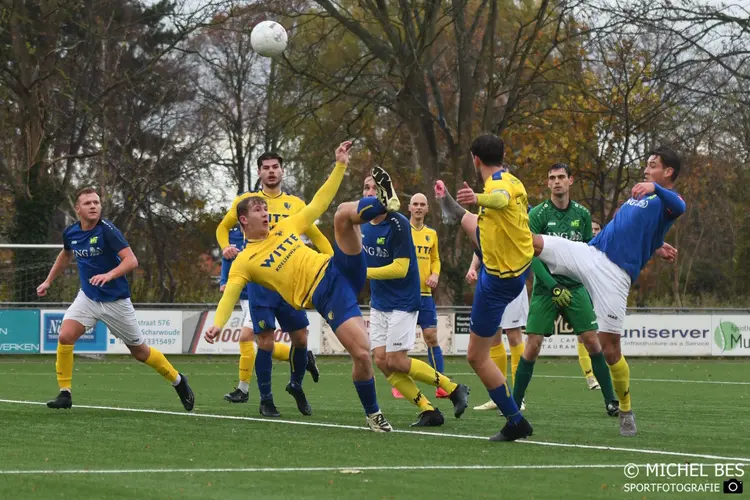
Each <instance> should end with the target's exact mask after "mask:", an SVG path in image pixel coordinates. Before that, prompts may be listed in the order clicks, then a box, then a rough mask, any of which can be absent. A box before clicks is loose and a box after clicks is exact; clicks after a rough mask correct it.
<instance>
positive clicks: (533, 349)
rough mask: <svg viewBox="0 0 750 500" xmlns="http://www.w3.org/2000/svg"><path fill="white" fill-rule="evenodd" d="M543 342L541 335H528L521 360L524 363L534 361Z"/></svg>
mask: <svg viewBox="0 0 750 500" xmlns="http://www.w3.org/2000/svg"><path fill="white" fill-rule="evenodd" d="M543 342H544V336H543V335H529V336H528V337H527V339H526V347H525V348H524V350H523V358H524V359H525V360H526V361H534V360H536V358H537V357H539V353H540V352H541V350H542V343H543Z"/></svg>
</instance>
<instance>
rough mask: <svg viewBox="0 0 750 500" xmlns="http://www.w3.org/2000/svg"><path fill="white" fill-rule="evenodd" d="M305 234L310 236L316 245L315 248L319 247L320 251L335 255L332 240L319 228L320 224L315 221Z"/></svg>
mask: <svg viewBox="0 0 750 500" xmlns="http://www.w3.org/2000/svg"><path fill="white" fill-rule="evenodd" d="M305 234H306V235H307V237H308V238H310V241H311V242H312V244H313V245H315V248H317V249H318V252H320V253H323V254H326V255H333V247H332V246H331V242H330V241H328V238H326V237H325V235H324V234H323V233H322V232H321V231H320V229H318V226H316V225H315V223H313V224H312V225H311V226H310V227H309V228H308V230H307V231H305Z"/></svg>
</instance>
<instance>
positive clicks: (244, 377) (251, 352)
mask: <svg viewBox="0 0 750 500" xmlns="http://www.w3.org/2000/svg"><path fill="white" fill-rule="evenodd" d="M254 367H255V343H254V342H242V341H240V382H245V383H248V382H250V379H251V378H253V368H254Z"/></svg>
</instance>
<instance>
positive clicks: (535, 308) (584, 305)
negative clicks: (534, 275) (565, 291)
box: [526, 286, 599, 336]
mask: <svg viewBox="0 0 750 500" xmlns="http://www.w3.org/2000/svg"><path fill="white" fill-rule="evenodd" d="M570 293H571V294H572V295H573V300H572V301H571V302H570V305H569V306H568V307H565V308H559V307H557V306H556V305H555V304H554V302H552V297H551V296H550V295H540V294H532V295H531V304H530V305H529V319H528V320H527V323H526V333H527V334H537V335H545V336H550V335H553V334H554V333H555V322H556V321H557V317H558V316H562V317H563V319H564V320H565V321H566V322H567V323H568V325H569V326H570V329H571V330H572V331H573V333H574V334H575V335H579V334H581V333H584V332H588V331H591V330H594V331H596V330H598V329H599V325H598V324H597V323H596V313H594V305H593V304H592V303H591V297H589V293H588V292H587V291H586V289H585V288H584V287H582V286H579V287H577V288H572V289H570ZM569 332H570V330H568V331H566V332H560V333H569Z"/></svg>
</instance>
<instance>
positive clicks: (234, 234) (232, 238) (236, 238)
mask: <svg viewBox="0 0 750 500" xmlns="http://www.w3.org/2000/svg"><path fill="white" fill-rule="evenodd" d="M229 246H231V247H234V248H236V249H237V250H239V251H240V252H241V251H243V250H244V249H245V235H244V234H243V233H242V228H241V227H240V225H239V224H237V225H236V226H234V227H233V228H232V229H231V230H230V231H229ZM232 261H234V259H227V258H225V257H222V258H221V281H219V285H226V284H227V278H228V277H229V269H231V267H232ZM240 300H247V287H245V288H243V289H242V293H241V294H240Z"/></svg>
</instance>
